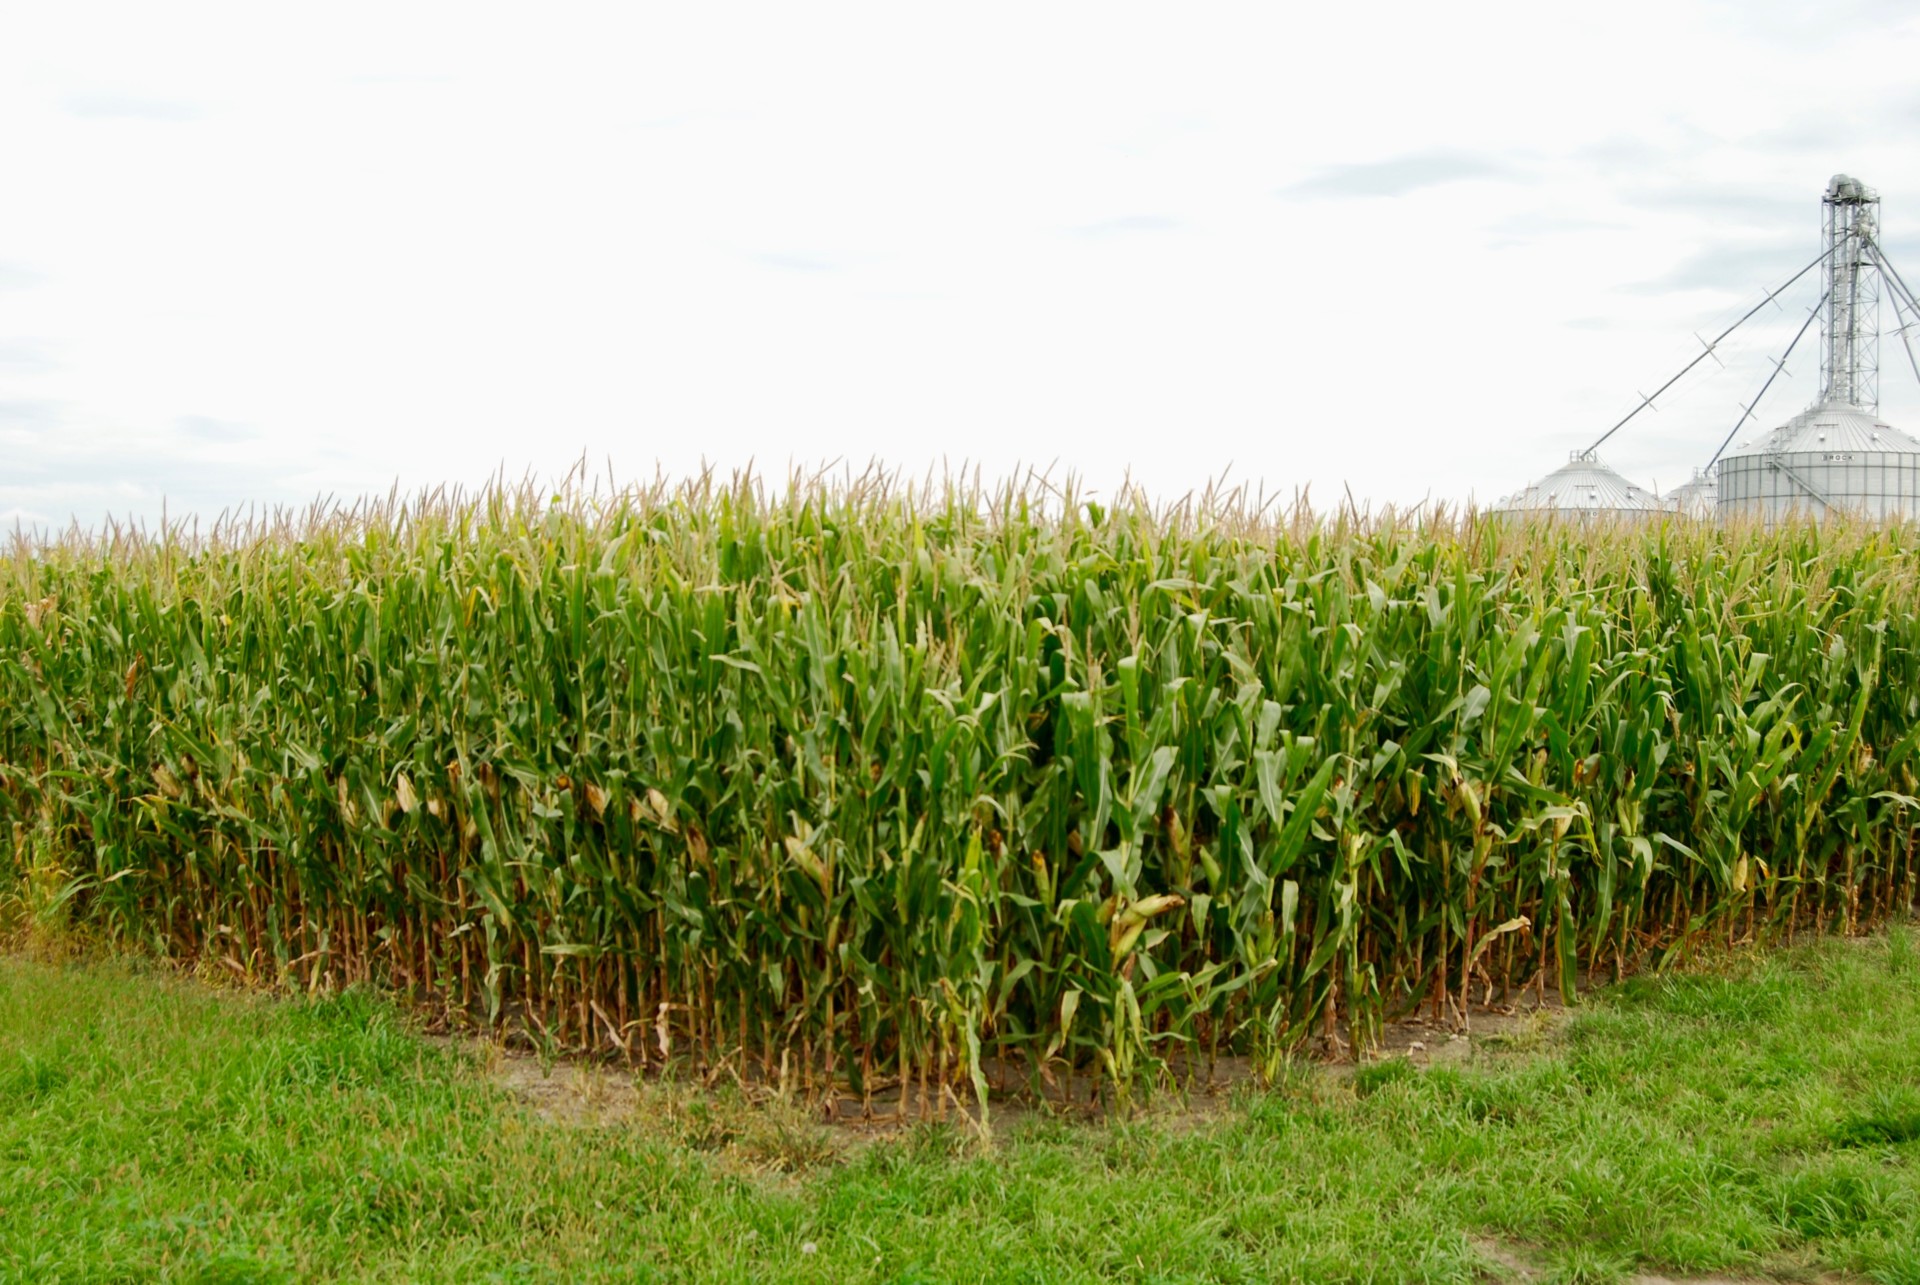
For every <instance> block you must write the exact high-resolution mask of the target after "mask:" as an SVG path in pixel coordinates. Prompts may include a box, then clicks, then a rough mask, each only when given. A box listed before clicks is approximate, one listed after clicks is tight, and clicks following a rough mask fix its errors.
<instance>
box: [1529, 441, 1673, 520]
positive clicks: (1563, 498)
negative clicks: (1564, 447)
mask: <svg viewBox="0 0 1920 1285" xmlns="http://www.w3.org/2000/svg"><path fill="white" fill-rule="evenodd" d="M1493 507H1494V509H1495V510H1496V511H1498V512H1501V513H1512V514H1516V515H1528V514H1537V515H1539V516H1542V517H1577V518H1584V519H1593V520H1625V521H1640V520H1644V519H1646V518H1647V517H1650V516H1652V515H1654V514H1657V513H1659V512H1661V511H1662V510H1661V505H1660V500H1659V497H1658V496H1656V495H1655V494H1654V493H1653V492H1652V491H1650V490H1648V489H1647V488H1646V487H1643V486H1639V485H1637V484H1636V483H1633V482H1629V481H1628V480H1627V479H1626V478H1624V477H1622V476H1620V474H1618V473H1616V472H1614V471H1613V470H1612V469H1611V468H1609V467H1607V465H1606V464H1605V463H1604V462H1603V461H1602V460H1601V459H1600V457H1599V456H1598V455H1595V454H1594V453H1593V452H1592V451H1575V452H1574V453H1573V456H1572V458H1571V459H1569V460H1568V461H1567V462H1566V463H1565V464H1562V465H1561V466H1560V467H1559V468H1557V469H1555V470H1554V471H1553V472H1551V473H1549V474H1547V475H1546V476H1545V477H1543V478H1541V479H1540V480H1539V481H1538V482H1534V483H1532V484H1531V485H1529V486H1526V487H1523V488H1522V489H1521V490H1519V491H1518V492H1516V493H1515V494H1513V495H1509V496H1505V497H1503V498H1502V499H1501V500H1499V502H1497V503H1496V504H1495V505H1494V506H1493Z"/></svg>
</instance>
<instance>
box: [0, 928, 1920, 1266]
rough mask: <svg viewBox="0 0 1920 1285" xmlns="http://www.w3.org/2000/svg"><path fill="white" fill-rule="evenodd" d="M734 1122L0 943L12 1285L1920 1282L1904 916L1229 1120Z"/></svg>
mask: <svg viewBox="0 0 1920 1285" xmlns="http://www.w3.org/2000/svg"><path fill="white" fill-rule="evenodd" d="M670 1096H671V1095H666V1094H664V1093H662V1094H650V1095H649V1097H648V1100H649V1101H651V1100H654V1099H655V1098H657V1099H658V1100H659V1101H661V1102H666V1101H668V1100H669V1097H670ZM1160 1105H1161V1106H1162V1107H1167V1106H1170V1105H1171V1104H1169V1103H1167V1102H1166V1101H1165V1100H1164V1099H1163V1100H1162V1103H1161V1104H1160ZM737 1110H738V1108H737V1107H735V1106H732V1105H730V1104H728V1103H727V1102H726V1101H725V1100H724V1099H722V1100H718V1101H716V1102H713V1103H712V1104H703V1103H694V1104H692V1105H691V1107H689V1108H688V1109H683V1110H679V1111H662V1112H660V1113H659V1114H658V1115H657V1116H644V1117H643V1118H641V1119H640V1120H638V1121H632V1120H629V1121H628V1122H626V1123H624V1124H621V1125H618V1126H608V1125H598V1126H595V1125H560V1124H554V1123H550V1122H547V1121H544V1120H540V1119H536V1118H534V1117H532V1116H530V1115H528V1114H527V1113H526V1112H524V1111H523V1110H522V1109H521V1108H520V1107H518V1106H517V1105H516V1104H515V1103H514V1101H513V1100H512V1099H511V1098H509V1097H508V1096H507V1095H505V1094H504V1093H502V1092H501V1091H499V1090H497V1089H495V1088H493V1087H491V1086H490V1084H489V1082H488V1081H487V1080H486V1079H485V1077H484V1076H483V1075H482V1074H481V1073H480V1072H479V1070H478V1069H477V1068H476V1067H475V1066H474V1065H473V1063H472V1062H471V1060H470V1059H468V1058H466V1057H463V1056H462V1055H460V1054H458V1053H455V1052H452V1051H449V1050H447V1049H445V1048H443V1047H441V1046H438V1045H436V1044H433V1043H431V1042H429V1041H425V1040H423V1039H421V1038H419V1037H417V1036H416V1035H414V1034H412V1033H411V1032H409V1030H408V1029H407V1028H406V1024H405V1022H404V1021H403V1020H402V1019H401V1017H400V1016H399V1015H398V1014H397V1013H396V1011H395V1010H394V1009H392V1008H391V1007H390V1006H388V1005H386V1004H385V1003H383V1002H381V1001H379V1000H377V999H376V998H373V997H371V996H368V995H366V994H359V993H350V994H347V995H345V996H341V997H336V998H331V999H325V1000H319V1001H310V1002H275V1001H268V1000H263V999H259V998H253V997H248V996H245V995H240V994H235V993H221V992H218V991H213V990H209V989H207V988H205V987H202V986H197V985H193V984H188V983H186V982H183V981H180V980H178V979H177V978H175V977H173V976H172V975H170V974H165V973H158V972H153V971H149V970H144V969H142V968H141V967H140V966H138V965H135V964H130V963H125V962H94V963H88V964H73V965H64V966H61V965H50V964H46V963H33V962H28V961H25V960H22V959H18V958H4V957H0V1279H5V1280H22V1281H65V1280H149V1279H161V1280H191V1281H223V1280H235V1281H237V1280H247V1281H252V1280H317V1279H369V1280H581V1279H587V1280H591V1279H605V1280H716V1281H717V1280H736V1279H762V1280H794V1281H803V1280H804V1281H835V1282H840V1281H902V1282H904V1281H944V1280H994V1281H1036V1282H1038V1281H1048V1282H1051V1281H1075V1280H1129V1281H1132V1280H1143V1281H1146V1280H1151V1281H1212V1280H1223V1281H1249V1282H1251V1281H1273V1280H1289V1279H1299V1280H1329V1281H1332V1280H1369V1281H1371V1280H1383V1281H1392V1280H1408V1281H1473V1280H1487V1279H1499V1278H1500V1269H1497V1268H1495V1267H1493V1266H1492V1262H1491V1259H1490V1258H1489V1257H1488V1255H1487V1249H1486V1247H1487V1246H1489V1245H1492V1244H1498V1245H1501V1246H1504V1247H1505V1249H1506V1251H1507V1252H1510V1253H1512V1254H1514V1255H1516V1256H1518V1257H1519V1258H1520V1259H1523V1260H1526V1261H1529V1262H1532V1263H1534V1264H1537V1265H1538V1267H1539V1269H1540V1271H1541V1273H1542V1274H1543V1278H1545V1279H1560V1280H1611V1279H1625V1278H1626V1277H1627V1276H1628V1275H1629V1274H1630V1273H1631V1272H1633V1271H1635V1270H1643V1269H1660V1270H1665V1271H1668V1272H1673V1273H1676V1274H1678V1273H1684V1272H1704V1271H1709V1270H1718V1271H1722V1272H1726V1271H1741V1272H1771V1273H1776V1274H1783V1275H1799V1276H1801V1277H1803V1278H1805V1277H1810V1276H1811V1275H1812V1274H1814V1273H1816V1272H1817V1271H1818V1270H1820V1269H1823V1268H1824V1269H1833V1270H1840V1271H1844V1272H1847V1273H1851V1274H1855V1275H1857V1276H1858V1277H1859V1278H1860V1279H1865V1280H1873V1281H1881V1282H1920V1176H1917V1175H1916V1170H1915V1162H1916V1160H1920V952H1917V951H1916V944H1915V941H1914V939H1913V937H1912V936H1911V935H1910V934H1909V932H1908V931H1906V930H1899V931H1896V932H1895V933H1894V934H1893V935H1891V936H1890V937H1886V938H1881V939H1877V940H1872V941H1867V942H1854V943H1846V942H1827V943H1823V944H1821V945H1818V946H1815V947H1809V948H1804V949H1801V950H1798V951H1794V952H1788V953H1785V954H1780V955H1773V956H1753V957H1741V958H1738V959H1735V960H1732V961H1728V962H1726V963H1723V964H1721V965H1718V966H1716V967H1715V968H1714V969H1712V970H1710V971H1704V972H1699V973H1692V974H1686V975H1675V976H1669V977H1664V978H1650V979H1642V980H1635V981H1630V982H1628V983H1627V984H1625V985H1624V986H1622V987H1620V988H1618V989H1617V990H1616V991H1614V992H1611V993H1609V994H1607V995H1605V996H1602V997H1600V998H1599V999H1598V1000H1597V1001H1596V1002H1594V1003H1592V1004H1590V1005H1589V1006H1587V1007H1586V1008H1585V1009H1584V1010H1583V1011H1582V1012H1581V1013H1580V1014H1579V1015H1578V1016H1577V1017H1576V1018H1575V1019H1574V1020H1573V1021H1572V1022H1571V1024H1570V1025H1569V1026H1568V1027H1567V1028H1566V1029H1565V1030H1564V1031H1563V1032H1562V1033H1561V1034H1559V1035H1557V1036H1556V1037H1554V1038H1552V1039H1550V1040H1548V1041H1545V1042H1544V1044H1543V1045H1542V1046H1541V1047H1540V1048H1538V1049H1537V1050H1531V1051H1512V1052H1503V1053H1483V1054H1480V1055H1478V1056H1477V1057H1476V1059H1475V1060H1474V1061H1473V1062H1471V1063H1470V1064H1468V1065H1466V1066H1463V1067H1460V1068H1457V1069H1436V1070H1431V1071H1426V1072H1423V1073H1418V1074H1409V1073H1405V1072H1400V1071H1395V1070H1386V1071H1382V1070H1377V1069H1370V1070H1367V1071H1365V1072H1364V1073H1363V1074H1361V1075H1359V1076H1355V1077H1352V1078H1351V1079H1349V1080H1340V1079H1337V1078H1335V1077H1331V1076H1321V1075H1309V1074H1297V1075H1293V1076H1291V1077H1288V1079H1287V1081H1286V1087H1285V1088H1283V1089H1280V1090H1276V1091H1274V1092H1272V1093H1267V1094H1251V1093H1249V1094H1245V1095H1243V1096H1242V1097H1240V1098H1239V1099H1237V1100H1236V1101H1235V1102H1234V1104H1233V1105H1232V1106H1231V1107H1230V1108H1229V1109H1227V1110H1226V1111H1224V1112H1222V1113H1219V1114H1217V1115H1212V1116H1204V1117H1194V1116H1190V1115H1188V1116H1183V1115H1180V1114H1179V1113H1177V1112H1173V1111H1170V1110H1167V1111H1163V1110H1160V1109H1159V1108H1158V1107H1156V1108H1155V1110H1154V1111H1152V1112H1150V1113H1149V1114H1148V1115H1147V1116H1146V1117H1145V1118H1143V1119H1140V1120H1136V1121H1134V1122H1131V1123H1113V1124H1104V1125H1085V1124H1072V1123H1066V1122H1061V1121H1052V1120H1045V1119H1038V1120H1032V1121H1029V1122H1028V1123H1025V1124H1023V1125H1020V1126H1018V1127H1015V1128H1012V1129H1008V1130H1004V1131H1003V1132H1002V1134H1001V1136H999V1137H998V1138H997V1139H996V1141H995V1142H994V1143H993V1144H992V1145H991V1147H983V1146H982V1145H980V1144H978V1143H976V1142H974V1141H972V1140H971V1139H970V1138H968V1137H967V1136H964V1135H962V1134H961V1133H958V1132H955V1131H951V1130H946V1129H942V1128H929V1127H924V1126H923V1127H921V1128H920V1129H918V1130H916V1131H914V1132H913V1133H911V1134H909V1135H907V1136H905V1137H903V1138H899V1139H894V1140H890V1141H883V1142H879V1143H876V1144H873V1145H871V1146H866V1147H856V1148H843V1149H841V1151H840V1155H839V1158H838V1159H832V1160H828V1161H824V1162H821V1161H817V1160H815V1161H814V1162H812V1163H807V1162H808V1161H809V1160H812V1159H813V1158H815V1157H817V1156H818V1155H819V1154H820V1153H821V1152H822V1151H823V1150H824V1149H823V1148H821V1147H819V1146H818V1145H817V1140H815V1139H811V1138H807V1137H792V1136H788V1137H787V1138H786V1141H785V1142H782V1141H780V1140H779V1139H780V1137H782V1136H785V1135H782V1134H781V1133H780V1132H779V1131H780V1130H788V1129H791V1128H793V1127H794V1126H793V1125H792V1124H791V1119H790V1117H783V1118H782V1119H781V1121H780V1122H779V1127H778V1129H776V1130H774V1131H773V1134H772V1136H773V1137H774V1139H775V1140H774V1141H773V1142H772V1143H767V1142H766V1140H765V1139H762V1143H763V1149H762V1150H761V1151H760V1152H758V1153H755V1152H753V1151H752V1150H750V1149H749V1150H743V1149H741V1148H739V1147H735V1146H730V1145H728V1143H727V1141H726V1140H727V1138H729V1137H730V1136H732V1135H731V1134H730V1131H729V1129H728V1128H725V1127H720V1126H719V1125H717V1124H716V1120H717V1119H718V1117H719V1116H721V1115H723V1114H725V1113H727V1112H729V1111H733V1112H736V1113H737ZM722 1123H724V1122H722ZM749 1127H751V1126H749ZM756 1156H757V1157H758V1158H759V1159H760V1160H762V1161H765V1160H768V1159H773V1160H778V1159H780V1158H781V1157H782V1156H784V1157H786V1158H789V1159H795V1158H797V1159H798V1161H799V1162H800V1163H801V1167H800V1168H799V1170H798V1172H796V1173H787V1174H780V1173H774V1172H772V1171H771V1170H772V1169H773V1168H774V1167H775V1166H773V1165H769V1164H764V1163H763V1164H760V1165H758V1166H756V1165H755V1163H753V1161H754V1160H755V1158H756ZM808 1246H812V1247H813V1248H812V1250H811V1252H809V1250H808V1249H807V1247H808Z"/></svg>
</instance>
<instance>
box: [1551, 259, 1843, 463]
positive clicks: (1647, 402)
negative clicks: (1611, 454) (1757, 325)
mask: <svg viewBox="0 0 1920 1285" xmlns="http://www.w3.org/2000/svg"><path fill="white" fill-rule="evenodd" d="M1836 248H1837V247H1834V246H1828V247H1827V248H1826V249H1824V250H1822V251H1821V252H1820V256H1819V257H1818V258H1816V259H1815V260H1814V261H1813V262H1812V263H1809V264H1808V265H1807V266H1806V267H1804V268H1802V269H1800V271H1798V272H1796V273H1794V274H1793V275H1792V276H1791V277H1788V278H1787V281H1786V285H1783V286H1781V287H1780V289H1779V290H1770V291H1768V292H1767V297H1766V298H1764V299H1762V300H1761V301H1760V302H1759V303H1756V304H1754V305H1753V307H1751V308H1749V309H1747V311H1746V312H1745V313H1743V314H1742V315H1741V317H1740V320H1739V321H1736V322H1734V323H1733V324H1732V325H1731V326H1728V327H1727V328H1726V329H1725V330H1723V331H1721V332H1720V333H1719V334H1717V335H1715V336H1714V338H1713V342H1712V343H1710V344H1708V345H1707V346H1706V351H1704V352H1702V353H1701V354H1700V355H1699V356H1698V357H1695V358H1694V359H1693V360H1692V361H1690V362H1688V363H1687V364H1686V365H1684V366H1682V367H1681V368H1680V374H1678V375H1675V376H1674V377H1673V378H1672V379H1669V380H1668V381H1667V382H1666V383H1664V384H1662V385H1660V387H1658V388H1656V389H1654V390H1653V394H1652V396H1649V397H1646V398H1643V399H1642V400H1641V402H1640V404H1639V405H1638V406H1635V407H1634V408H1633V409H1632V410H1630V411H1628V412H1627V415H1626V418H1625V419H1622V420H1621V421H1620V422H1619V423H1618V424H1615V425H1614V426H1613V427H1612V428H1610V429H1608V430H1607V431H1606V432H1604V433H1602V434H1600V436H1599V437H1597V438H1595V439H1594V443H1593V445H1592V446H1589V447H1588V448H1587V449H1586V450H1584V451H1582V452H1581V454H1582V455H1583V456H1591V455H1592V454H1593V453H1594V452H1595V451H1597V450H1599V449H1600V446H1601V443H1603V442H1605V441H1606V440H1607V439H1608V438H1609V437H1612V436H1613V435H1614V434H1615V433H1617V432H1619V431H1620V430H1621V429H1623V428H1625V427H1626V426H1627V421H1628V420H1631V419H1632V418H1633V417H1634V416H1635V415H1638V414H1639V413H1640V412H1641V411H1643V410H1645V409H1646V408H1647V407H1649V406H1651V405H1652V404H1653V399H1654V398H1655V397H1658V396H1659V395H1660V394H1661V393H1664V392H1666V391H1667V390H1668V389H1669V388H1672V387H1673V386H1674V385H1675V384H1677V383H1679V382H1680V378H1681V376H1682V375H1685V374H1686V373H1687V372H1688V371H1690V370H1692V369H1693V368H1694V367H1695V366H1698V365H1699V364H1700V363H1701V362H1703V361H1705V360H1706V359H1707V358H1708V357H1710V356H1712V355H1713V350H1714V349H1715V348H1716V347H1717V346H1719V343H1720V341H1721V340H1722V339H1725V338H1726V337H1727V336H1728V335H1730V334H1732V333H1733V332H1734V331H1736V330H1738V329H1739V328H1740V326H1741V324H1742V323H1743V322H1745V321H1746V320H1747V319H1748V318H1749V317H1751V316H1753V314H1754V313H1756V312H1758V311H1760V310H1761V309H1762V308H1764V307H1766V306H1767V305H1768V304H1770V303H1773V302H1774V296H1775V295H1778V294H1779V293H1780V292H1781V291H1782V290H1785V289H1787V288H1788V287H1789V286H1791V285H1793V283H1794V282H1796V281H1798V280H1799V279H1800V278H1801V277H1804V276H1806V275H1807V274H1808V273H1809V272H1812V271H1813V270H1814V269H1815V268H1817V267H1819V266H1820V265H1821V264H1822V263H1825V262H1826V261H1827V258H1828V256H1830V255H1831V254H1832V253H1833V252H1834V250H1835V249H1836Z"/></svg>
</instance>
